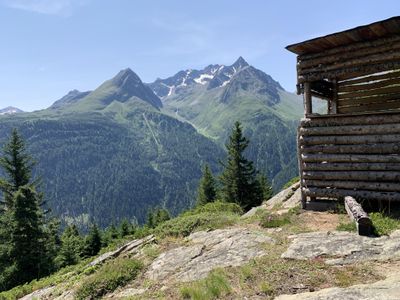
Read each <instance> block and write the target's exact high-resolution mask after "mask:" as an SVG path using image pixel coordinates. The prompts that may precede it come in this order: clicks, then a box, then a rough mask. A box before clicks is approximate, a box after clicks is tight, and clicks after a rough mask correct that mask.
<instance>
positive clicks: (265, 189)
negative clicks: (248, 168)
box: [257, 174, 272, 201]
mask: <svg viewBox="0 0 400 300" xmlns="http://www.w3.org/2000/svg"><path fill="white" fill-rule="evenodd" d="M257 181H258V182H259V185H260V188H261V191H262V199H263V201H266V200H268V199H269V198H271V196H272V187H271V185H270V183H269V181H268V179H267V177H266V176H265V175H264V174H258V175H257Z"/></svg>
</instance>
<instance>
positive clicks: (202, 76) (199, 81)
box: [194, 74, 214, 85]
mask: <svg viewBox="0 0 400 300" xmlns="http://www.w3.org/2000/svg"><path fill="white" fill-rule="evenodd" d="M212 78H214V76H213V75H210V74H201V75H200V77H198V78H195V79H194V81H195V82H197V83H200V84H203V85H204V84H206V83H207V82H208V80H205V79H212Z"/></svg>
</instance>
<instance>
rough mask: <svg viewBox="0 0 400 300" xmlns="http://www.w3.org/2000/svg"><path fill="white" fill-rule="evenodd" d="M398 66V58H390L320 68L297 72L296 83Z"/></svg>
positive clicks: (376, 71)
mask: <svg viewBox="0 0 400 300" xmlns="http://www.w3.org/2000/svg"><path fill="white" fill-rule="evenodd" d="M399 68H400V60H399V59H397V60H392V61H387V62H380V63H371V62H369V63H366V64H364V65H360V66H351V67H345V68H339V69H336V70H329V71H326V70H322V71H320V72H313V73H307V74H299V73H298V76H297V82H298V83H304V82H306V81H309V82H311V81H316V80H323V79H330V80H333V79H335V78H337V79H338V80H339V81H340V80H346V79H350V78H355V77H360V76H365V75H369V74H374V73H378V72H384V71H391V70H396V69H399Z"/></svg>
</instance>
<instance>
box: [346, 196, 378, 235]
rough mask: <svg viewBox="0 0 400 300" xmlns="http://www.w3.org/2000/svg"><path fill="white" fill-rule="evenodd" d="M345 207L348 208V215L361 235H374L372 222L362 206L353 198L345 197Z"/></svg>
mask: <svg viewBox="0 0 400 300" xmlns="http://www.w3.org/2000/svg"><path fill="white" fill-rule="evenodd" d="M344 207H345V208H346V211H347V214H348V215H349V217H350V219H352V220H353V221H354V222H355V223H356V226H357V231H358V234H359V235H365V236H369V235H371V233H372V229H373V227H372V221H371V219H370V217H369V216H368V214H367V213H366V212H365V211H364V210H363V208H362V206H361V204H359V203H358V202H357V201H356V199H354V198H353V197H351V196H346V197H344Z"/></svg>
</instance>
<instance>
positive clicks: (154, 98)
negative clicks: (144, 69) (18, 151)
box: [0, 57, 302, 227]
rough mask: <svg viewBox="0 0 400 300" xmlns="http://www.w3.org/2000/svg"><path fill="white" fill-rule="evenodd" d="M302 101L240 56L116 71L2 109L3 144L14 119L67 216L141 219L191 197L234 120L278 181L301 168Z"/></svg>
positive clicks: (57, 207) (181, 205)
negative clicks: (84, 86) (161, 73)
mask: <svg viewBox="0 0 400 300" xmlns="http://www.w3.org/2000/svg"><path fill="white" fill-rule="evenodd" d="M301 115H302V101H300V100H299V97H298V96H296V95H294V94H292V93H289V92H287V91H285V90H284V89H283V88H282V87H281V86H280V84H279V83H278V82H276V81H275V80H274V79H273V78H272V77H271V76H269V75H267V74H266V73H264V72H262V71H260V70H258V69H256V68H254V67H253V66H250V65H249V64H248V63H247V62H246V61H245V60H244V59H243V58H242V57H240V58H239V59H238V60H237V61H236V62H235V63H233V64H232V65H230V66H224V65H218V64H216V65H209V66H207V67H205V68H204V69H202V70H193V69H190V70H184V71H180V72H178V73H176V74H175V75H173V76H171V77H168V78H166V79H157V80H156V81H154V82H152V83H144V82H142V80H141V79H140V78H139V76H138V75H137V74H136V73H135V72H133V71H132V70H131V69H124V70H121V71H120V72H119V73H118V74H117V75H116V76H114V77H113V78H112V79H110V80H107V81H105V82H104V83H102V84H101V85H100V86H99V87H97V88H96V89H95V90H93V91H85V92H80V91H78V90H72V91H70V92H69V93H68V94H67V95H65V96H63V97H62V98H60V99H59V100H57V101H55V102H54V103H53V104H52V105H51V106H50V107H49V108H47V109H43V110H40V111H36V112H32V113H24V114H14V115H12V116H10V115H2V116H1V117H0V144H3V143H4V142H5V141H6V138H7V136H9V133H10V131H11V128H13V127H17V128H19V130H20V131H21V133H22V135H23V136H24V137H25V139H26V140H27V145H28V150H29V152H30V153H31V154H32V156H33V157H34V158H35V160H36V161H37V162H38V163H37V165H36V167H35V169H34V173H35V174H36V175H38V176H40V177H41V178H42V179H43V180H42V181H43V186H42V188H43V190H44V192H45V195H46V199H47V202H48V204H49V206H50V207H51V208H52V210H53V213H54V214H55V215H57V216H59V217H60V218H61V219H62V220H63V221H64V222H65V223H70V222H75V223H78V224H81V225H85V224H87V223H89V222H90V221H92V220H94V221H96V222H97V223H99V224H100V225H101V226H103V227H104V226H107V225H109V224H110V223H111V222H112V221H118V220H120V219H122V218H129V219H132V218H136V219H137V220H138V222H143V221H144V220H145V218H146V214H147V211H148V210H149V209H150V208H151V207H154V206H161V207H166V208H168V209H169V210H170V211H171V213H172V214H177V213H179V212H180V211H182V210H183V209H185V208H188V207H190V206H193V205H194V201H195V192H196V187H197V184H198V180H199V178H200V177H201V167H202V165H204V164H205V163H208V164H209V165H210V166H211V169H212V170H213V172H214V173H218V172H219V171H220V168H221V166H220V164H219V161H220V160H223V158H224V156H225V149H224V144H225V142H226V139H227V137H228V135H229V133H230V130H231V127H232V125H233V123H234V122H235V121H236V120H239V121H241V122H242V124H243V127H244V133H245V135H246V136H247V137H249V138H250V140H251V143H250V146H249V148H248V151H247V153H246V154H247V155H248V157H249V158H250V159H252V160H253V161H254V162H255V165H256V167H257V168H258V169H259V170H260V171H261V172H263V173H265V174H266V175H267V176H268V177H269V178H270V180H272V182H273V185H274V187H275V188H276V189H278V188H280V187H281V186H282V185H283V184H284V183H285V182H286V181H287V180H288V179H290V178H291V177H293V176H295V175H296V174H297V164H296V160H295V155H293V154H294V153H295V151H296V149H295V129H296V126H297V120H298V119H299V118H300V117H301Z"/></svg>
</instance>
